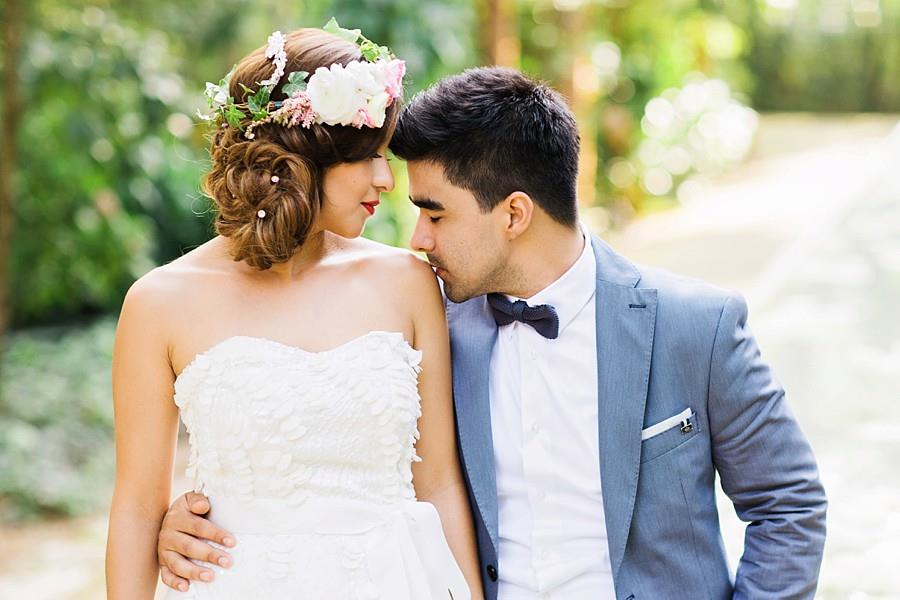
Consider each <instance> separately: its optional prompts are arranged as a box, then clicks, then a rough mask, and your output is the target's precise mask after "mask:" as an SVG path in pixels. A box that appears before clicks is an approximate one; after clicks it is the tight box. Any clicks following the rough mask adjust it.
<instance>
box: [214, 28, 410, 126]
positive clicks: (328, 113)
mask: <svg viewBox="0 0 900 600" xmlns="http://www.w3.org/2000/svg"><path fill="white" fill-rule="evenodd" d="M323 29H324V30H325V31H327V32H329V33H333V34H335V35H337V36H339V37H341V38H343V39H345V40H348V41H350V42H353V43H354V44H357V45H358V46H359V49H360V52H361V53H362V56H363V59H364V60H362V61H357V60H354V61H352V62H350V63H349V64H347V65H346V66H344V65H343V64H341V63H334V64H332V65H331V66H329V67H319V68H318V69H316V72H315V73H313V75H312V77H309V73H307V72H306V71H293V72H291V73H288V76H287V83H285V84H284V85H283V86H281V91H282V93H284V94H285V95H286V96H287V98H286V99H285V100H283V101H277V102H272V101H270V100H269V98H270V97H271V95H272V91H273V90H274V89H275V86H276V85H277V84H278V82H279V81H281V78H282V77H283V76H284V68H285V65H286V64H287V54H286V53H285V51H284V42H285V37H284V35H283V34H282V33H281V32H280V31H276V32H275V33H273V34H272V35H270V36H269V39H268V46H267V47H266V58H268V59H270V60H272V61H273V63H274V64H275V71H273V73H272V75H271V76H270V77H269V78H268V79H266V80H265V81H260V82H257V83H258V85H259V89H257V90H256V91H254V90H252V89H250V88H249V87H247V86H245V85H243V84H241V87H242V88H243V90H244V92H245V96H244V98H245V100H246V101H245V102H243V103H236V102H235V101H234V98H233V97H232V96H231V95H230V94H229V83H230V81H231V76H232V75H233V74H234V70H235V67H232V68H231V71H229V72H228V74H227V75H226V76H225V77H224V78H222V79H221V80H220V81H219V83H218V84H214V83H210V82H207V83H206V92H205V95H206V98H207V100H208V101H209V107H210V109H212V110H211V112H209V113H207V114H203V113H200V112H199V111H198V113H197V114H198V116H199V117H200V118H201V119H203V120H205V121H214V120H216V119H217V118H219V117H221V118H222V119H223V122H222V126H223V127H226V126H228V125H231V126H232V127H234V128H236V129H238V130H239V131H244V137H246V138H247V139H248V140H252V139H253V138H254V137H255V134H254V133H253V130H254V129H255V128H256V127H259V126H260V125H263V124H265V123H277V124H279V125H283V126H284V127H296V126H298V125H299V126H301V127H304V128H306V129H309V127H310V126H311V125H312V124H313V123H320V124H325V125H352V126H353V127H356V128H360V129H361V128H362V127H372V128H378V127H381V126H382V125H384V119H385V114H386V111H387V108H388V107H389V106H390V105H391V104H392V103H393V102H394V100H397V99H399V98H401V97H402V95H403V76H404V75H405V73H406V63H405V62H404V61H402V60H398V59H397V58H395V57H394V55H393V54H392V53H391V51H390V50H389V49H388V48H387V47H385V46H379V45H377V44H375V43H374V42H372V41H371V40H369V39H367V38H366V37H365V36H363V35H362V33H361V32H360V30H359V29H344V28H342V27H341V26H339V25H338V24H337V21H336V20H335V19H334V18H332V19H331V20H330V21H328V24H327V25H325V27H323ZM307 77H309V79H308V80H307ZM270 107H271V108H272V111H271V112H270V110H269V109H270ZM248 113H249V115H248ZM248 116H250V117H252V121H251V123H250V124H249V125H248V126H247V128H246V130H244V127H243V126H242V124H241V122H242V120H244V119H246V118H247V117H248Z"/></svg>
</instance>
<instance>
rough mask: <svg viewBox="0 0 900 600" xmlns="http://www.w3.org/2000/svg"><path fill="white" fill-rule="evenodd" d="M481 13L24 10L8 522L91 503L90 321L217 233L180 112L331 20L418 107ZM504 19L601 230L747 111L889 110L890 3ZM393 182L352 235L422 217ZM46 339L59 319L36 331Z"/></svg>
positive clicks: (168, 5)
mask: <svg viewBox="0 0 900 600" xmlns="http://www.w3.org/2000/svg"><path fill="white" fill-rule="evenodd" d="M490 3H491V0H459V1H449V0H307V1H305V2H302V3H286V2H283V1H280V0H253V1H251V0H194V1H193V2H191V3H184V2H180V1H176V0H154V1H153V2H149V1H147V0H132V1H129V2H116V1H114V0H89V1H87V2H83V1H80V0H78V1H76V0H34V1H33V2H31V3H29V5H28V9H27V10H28V13H27V22H26V30H25V31H24V32H23V38H24V41H25V46H24V52H23V56H22V61H21V64H20V65H19V71H20V81H21V84H20V89H19V92H20V94H21V95H22V103H23V106H24V107H26V108H25V110H24V111H23V112H22V114H21V130H20V135H19V139H18V148H19V152H20V161H19V165H18V166H19V169H18V172H17V173H16V177H15V180H14V182H13V183H14V185H15V195H16V198H17V202H16V215H15V216H16V222H15V229H14V240H13V252H12V269H13V272H12V276H13V280H12V281H11V282H8V283H9V287H10V290H11V294H12V308H13V322H14V325H15V326H16V327H17V328H18V329H19V331H17V332H14V333H12V334H10V335H9V343H8V344H7V348H8V349H7V351H6V353H5V355H4V356H3V357H2V366H3V368H2V373H3V381H2V387H3V390H2V394H3V395H2V400H0V518H2V517H3V516H15V517H20V516H23V515H28V514H35V513H37V512H52V513H63V514H73V513H77V512H79V511H81V510H86V509H88V508H91V507H93V506H95V502H96V500H97V499H98V498H102V497H104V496H103V492H102V491H101V490H102V489H105V488H103V484H106V483H107V482H108V481H109V475H110V469H111V463H112V450H111V443H112V442H111V440H112V437H111V426H112V421H111V401H110V398H109V381H108V379H109V361H110V352H111V346H112V335H113V333H112V329H113V322H112V321H111V320H110V318H109V317H104V316H103V315H109V314H112V313H115V312H117V311H118V308H119V304H120V302H121V299H122V297H123V294H124V291H125V290H126V289H127V287H128V286H129V285H130V284H131V282H132V281H134V279H136V278H137V277H139V276H140V275H141V274H143V273H144V272H146V271H147V270H148V269H150V268H151V267H152V266H154V265H157V264H162V263H165V262H167V261H169V260H172V259H173V258H175V257H177V256H179V255H180V254H181V253H183V252H185V251H187V250H190V249H191V248H193V247H195V246H196V245H198V244H201V243H203V242H204V241H205V240H206V239H208V238H209V237H210V235H211V228H210V225H209V223H210V218H211V215H210V209H209V204H208V202H207V201H206V199H205V198H203V196H202V195H201V193H200V191H199V180H200V177H201V175H202V174H203V172H204V170H205V168H206V166H207V154H206V135H207V130H206V126H205V125H203V124H200V123H198V122H197V120H196V119H194V117H193V114H194V111H195V110H196V109H197V108H199V107H203V106H205V103H204V100H203V97H202V90H203V82H205V81H207V80H209V81H216V80H218V78H219V77H221V76H222V75H223V74H224V73H225V72H226V71H227V70H228V68H229V67H230V66H231V65H232V64H234V63H235V62H236V61H237V60H239V59H240V57H242V56H243V55H245V54H246V53H247V52H248V51H250V50H251V49H253V48H255V47H258V46H260V45H262V44H263V43H264V41H265V39H266V35H267V34H268V33H270V32H271V31H272V30H273V29H282V30H284V31H287V30H289V29H292V28H295V27H299V26H304V25H305V26H309V25H313V26H316V25H321V24H323V23H324V22H325V21H326V20H327V19H328V18H329V17H330V16H332V15H334V16H336V17H337V18H338V20H339V21H340V22H341V23H342V24H344V25H345V26H350V27H360V28H362V29H363V30H364V31H365V33H366V35H367V36H368V37H370V38H371V39H373V40H376V41H378V42H380V43H384V44H387V45H389V46H391V47H392V49H393V50H394V51H395V52H396V53H397V54H398V55H399V56H401V57H403V58H404V59H405V60H406V61H407V64H408V67H409V77H408V81H409V95H411V94H412V93H414V92H415V91H417V90H420V89H423V88H425V87H427V86H428V85H429V84H430V83H432V82H434V81H436V80H437V79H438V78H440V77H441V76H444V75H446V74H449V73H453V72H457V71H460V70H462V69H463V68H465V67H467V66H470V65H476V64H480V63H482V62H485V60H486V59H485V56H486V42H485V40H486V38H487V37H488V34H489V33H490V32H489V31H488V29H487V28H486V26H485V23H486V21H485V14H486V7H487V5H488V4H490ZM494 4H495V5H497V6H500V5H501V4H504V3H500V2H494ZM504 6H506V7H507V8H508V10H509V11H510V12H509V14H508V15H506V16H507V17H508V18H509V19H510V20H511V21H510V22H511V26H510V30H511V32H512V36H513V39H511V40H506V42H509V43H511V44H512V46H510V47H514V48H515V53H514V54H515V57H516V63H517V64H518V65H519V66H520V67H521V68H523V69H524V70H526V71H528V72H530V73H532V74H534V75H536V76H538V77H540V78H541V79H545V80H548V81H549V82H550V83H551V84H553V85H555V86H557V87H559V88H560V89H562V90H564V91H565V92H566V93H567V94H568V95H569V96H570V100H571V101H572V102H573V105H574V107H575V108H576V112H577V113H578V118H579V121H580V123H581V126H582V128H583V139H584V141H585V147H586V148H587V149H588V150H590V151H591V152H593V154H592V156H591V161H592V162H590V163H589V164H588V165H587V171H588V174H589V175H590V176H591V177H590V180H589V181H590V184H591V186H592V188H593V190H595V191H596V194H595V198H596V205H597V206H596V207H595V208H593V209H591V210H590V211H588V214H589V215H592V216H597V215H600V216H601V217H602V219H600V221H601V223H600V224H601V226H610V225H612V226H615V225H616V224H617V223H619V222H622V221H624V220H626V219H628V218H631V216H632V215H633V214H634V213H635V212H638V213H640V212H642V211H647V210H652V209H654V208H655V207H657V206H659V205H660V204H667V203H671V202H673V201H675V199H676V198H678V197H679V196H684V195H688V194H689V192H690V189H691V184H692V182H693V181H694V179H695V178H696V177H698V176H704V175H707V174H714V173H716V172H719V171H720V170H722V169H723V168H727V167H728V166H729V165H731V164H734V163H735V162H737V161H739V160H741V159H742V158H743V157H744V156H745V155H746V153H747V151H748V150H749V148H750V145H751V143H752V140H753V132H754V127H755V113H753V112H752V111H751V110H749V109H747V108H746V106H745V105H749V106H752V107H753V108H755V109H757V110H816V111H898V110H900V0H867V1H866V2H862V1H860V2H852V3H851V2H833V1H830V0H777V1H776V0H748V1H747V2H724V0H665V1H664V2H663V1H660V0H510V2H508V3H505V4H504ZM0 58H2V48H0ZM2 92H3V91H2V90H0V93H2ZM393 166H394V169H395V175H396V178H397V187H396V189H395V190H394V191H393V192H392V193H391V194H389V195H388V197H387V198H386V199H385V202H384V204H383V206H382V208H381V209H380V210H379V211H378V213H377V214H376V217H375V218H373V219H372V220H371V222H370V223H369V225H368V227H367V231H366V235H368V236H370V237H373V238H375V239H378V240H381V241H384V242H386V243H393V244H398V245H403V244H405V242H406V238H407V235H408V233H409V231H410V229H411V225H412V223H413V221H414V218H415V215H414V212H413V211H412V209H411V207H410V206H409V203H408V201H407V200H406V185H405V184H406V182H405V173H404V167H403V165H402V163H399V161H395V162H394V163H393ZM583 172H584V171H583ZM588 208H590V207H588ZM98 318H99V320H97V319H98ZM85 322H90V323H93V324H92V325H88V326H85V325H83V324H84V323H85ZM60 323H69V324H70V325H69V326H68V327H65V328H61V327H51V328H48V327H47V326H48V325H52V324H60ZM36 326H40V329H26V327H36Z"/></svg>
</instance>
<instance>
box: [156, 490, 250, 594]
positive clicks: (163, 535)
mask: <svg viewBox="0 0 900 600" xmlns="http://www.w3.org/2000/svg"><path fill="white" fill-rule="evenodd" d="M209 509H210V505H209V499H208V498H207V497H206V496H204V495H203V494H197V493H195V492H187V493H185V494H182V495H181V496H179V497H178V498H176V499H175V501H174V502H173V503H172V506H170V507H169V510H168V512H166V516H165V517H163V521H162V526H161V527H160V530H159V539H158V541H157V544H156V556H157V559H158V560H159V567H160V573H161V576H162V580H163V583H165V584H166V585H167V586H169V587H170V588H172V589H176V590H179V591H182V592H185V591H187V589H188V586H189V585H190V583H189V582H190V580H195V581H196V580H199V581H212V580H213V577H214V575H213V572H212V571H211V570H210V569H206V568H203V567H201V566H198V565H196V564H194V563H193V562H191V561H190V560H188V559H194V560H200V561H205V562H208V563H212V564H215V565H219V566H221V567H225V568H228V567H230V566H231V556H229V555H228V553H227V552H223V551H221V550H218V549H216V548H214V547H212V546H211V545H210V544H208V543H207V542H206V540H212V541H215V542H218V543H219V544H221V545H223V546H228V547H231V546H234V536H233V535H231V534H230V533H228V532H227V531H225V530H224V529H220V528H219V527H216V526H215V525H214V524H213V523H211V522H210V521H209V519H207V518H206V517H205V516H204V515H206V513H208V512H209ZM198 538H199V539H198Z"/></svg>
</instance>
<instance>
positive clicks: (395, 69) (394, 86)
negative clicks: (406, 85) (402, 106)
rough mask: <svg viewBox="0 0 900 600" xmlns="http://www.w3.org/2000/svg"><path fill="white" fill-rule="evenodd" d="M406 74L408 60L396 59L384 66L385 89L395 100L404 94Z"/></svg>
mask: <svg viewBox="0 0 900 600" xmlns="http://www.w3.org/2000/svg"><path fill="white" fill-rule="evenodd" d="M405 74H406V61H402V60H398V59H394V60H392V61H390V62H388V63H387V64H386V65H385V66H384V87H385V91H386V92H387V93H388V94H389V95H390V97H391V98H393V99H394V100H396V99H398V98H400V97H402V96H403V76H404V75H405Z"/></svg>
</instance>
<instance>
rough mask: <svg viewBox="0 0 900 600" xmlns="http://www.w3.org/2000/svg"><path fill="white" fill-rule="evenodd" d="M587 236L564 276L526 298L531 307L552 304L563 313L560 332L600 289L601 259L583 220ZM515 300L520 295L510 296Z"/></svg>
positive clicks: (580, 224) (585, 235)
mask: <svg viewBox="0 0 900 600" xmlns="http://www.w3.org/2000/svg"><path fill="white" fill-rule="evenodd" d="M579 226H580V228H581V233H582V235H583V236H584V248H583V249H582V251H581V255H580V256H579V257H578V259H577V260H576V261H575V263H574V264H573V265H572V266H571V267H569V270H567V271H566V272H565V273H563V274H562V275H560V277H559V278H558V279H557V280H556V281H554V282H553V283H551V284H550V285H548V286H547V287H545V288H544V289H542V290H541V291H539V292H537V293H536V294H534V295H533V296H531V297H530V298H523V300H525V301H526V302H528V305H529V306H537V305H538V304H549V305H551V306H552V307H553V308H555V309H556V314H557V316H559V332H560V333H562V331H563V330H564V329H565V328H566V326H567V325H568V324H569V323H571V322H572V320H573V319H575V317H576V316H577V315H578V313H579V312H581V309H583V308H584V306H585V305H586V304H587V303H588V302H589V301H590V300H591V298H593V297H594V294H595V293H596V290H597V260H596V258H595V257H594V252H593V249H592V247H591V235H590V232H589V231H588V229H587V227H585V225H584V224H583V223H579ZM508 298H509V299H510V300H511V301H515V300H518V298H514V297H508Z"/></svg>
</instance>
